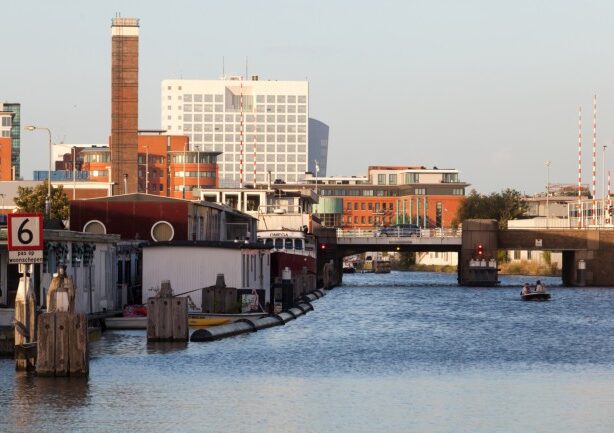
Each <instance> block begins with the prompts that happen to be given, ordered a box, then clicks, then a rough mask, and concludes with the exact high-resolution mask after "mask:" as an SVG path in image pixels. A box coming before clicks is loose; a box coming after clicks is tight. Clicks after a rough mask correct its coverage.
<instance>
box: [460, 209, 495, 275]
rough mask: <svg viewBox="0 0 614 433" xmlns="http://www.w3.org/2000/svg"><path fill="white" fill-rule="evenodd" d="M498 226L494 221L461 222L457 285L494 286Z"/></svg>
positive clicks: (473, 220)
mask: <svg viewBox="0 0 614 433" xmlns="http://www.w3.org/2000/svg"><path fill="white" fill-rule="evenodd" d="M498 231H499V226H498V224H497V221H496V220H486V219H484V220H481V219H471V220H465V221H463V235H462V245H461V251H460V254H459V255H458V283H459V284H460V285H462V286H494V285H496V284H497V283H498V282H499V279H498V276H499V274H498V269H497V262H496V260H497V250H498V240H497V239H498Z"/></svg>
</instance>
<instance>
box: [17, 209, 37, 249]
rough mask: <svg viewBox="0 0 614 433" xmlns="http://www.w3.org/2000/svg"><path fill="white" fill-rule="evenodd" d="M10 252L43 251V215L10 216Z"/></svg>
mask: <svg viewBox="0 0 614 433" xmlns="http://www.w3.org/2000/svg"><path fill="white" fill-rule="evenodd" d="M8 247H9V248H8V249H9V251H27V250H42V249H43V215H42V214H40V213H14V214H9V215H8Z"/></svg>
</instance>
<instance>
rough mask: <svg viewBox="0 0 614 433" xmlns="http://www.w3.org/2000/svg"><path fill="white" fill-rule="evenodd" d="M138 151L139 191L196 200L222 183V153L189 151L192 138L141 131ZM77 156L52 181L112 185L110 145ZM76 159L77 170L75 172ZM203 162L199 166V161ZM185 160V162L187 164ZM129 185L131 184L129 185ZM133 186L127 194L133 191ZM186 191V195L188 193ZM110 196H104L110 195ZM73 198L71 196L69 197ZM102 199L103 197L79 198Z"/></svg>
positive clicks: (42, 174)
mask: <svg viewBox="0 0 614 433" xmlns="http://www.w3.org/2000/svg"><path fill="white" fill-rule="evenodd" d="M137 138H138V142H137V144H138V148H137V171H136V173H137V189H138V192H143V193H144V192H146V193H147V194H152V195H160V196H164V197H175V198H187V199H191V198H193V195H192V192H191V191H192V190H193V189H195V188H198V187H200V188H215V187H217V184H218V168H217V157H218V155H219V152H205V151H198V150H192V151H190V150H188V149H189V144H188V137H187V136H185V135H167V134H165V131H159V130H144V131H139V134H138V137H137ZM75 150H76V153H73V152H71V153H66V154H65V155H63V156H62V157H61V161H57V162H56V168H64V170H56V171H55V172H52V175H51V179H52V181H68V180H72V179H73V175H74V177H75V179H76V183H77V185H78V184H79V182H81V181H89V182H101V183H105V184H107V185H112V165H111V150H110V149H109V147H107V146H101V145H93V146H89V147H78V148H75ZM73 158H76V165H75V167H76V171H75V173H73V172H72V167H73V162H72V160H73ZM198 159H199V160H200V163H197V160H198ZM184 161H185V162H184ZM47 177H48V174H47V171H43V170H40V171H36V172H35V173H34V178H35V179H36V180H44V179H46V178H47ZM126 183H127V182H126ZM126 183H125V182H123V181H122V183H121V184H120V185H119V186H120V187H121V188H119V192H120V193H123V192H124V191H125V190H126V189H125V187H126ZM129 190H130V188H129V185H128V189H127V191H129ZM184 190H185V192H184ZM106 195H107V194H104V196H106ZM69 197H71V196H70V195H69ZM92 197H101V195H95V196H89V197H82V196H81V195H79V194H77V198H92Z"/></svg>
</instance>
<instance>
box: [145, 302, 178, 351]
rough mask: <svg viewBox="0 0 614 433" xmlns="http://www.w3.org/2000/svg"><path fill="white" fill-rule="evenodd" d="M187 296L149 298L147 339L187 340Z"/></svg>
mask: <svg viewBox="0 0 614 433" xmlns="http://www.w3.org/2000/svg"><path fill="white" fill-rule="evenodd" d="M187 339H188V298H183V297H182V298H178V297H167V298H149V299H148V301H147V341H187Z"/></svg>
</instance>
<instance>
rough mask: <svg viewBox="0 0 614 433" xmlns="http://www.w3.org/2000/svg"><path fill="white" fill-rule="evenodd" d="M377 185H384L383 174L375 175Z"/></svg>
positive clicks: (384, 176)
mask: <svg viewBox="0 0 614 433" xmlns="http://www.w3.org/2000/svg"><path fill="white" fill-rule="evenodd" d="M377 184H378V185H386V175H385V174H378V175H377Z"/></svg>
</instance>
